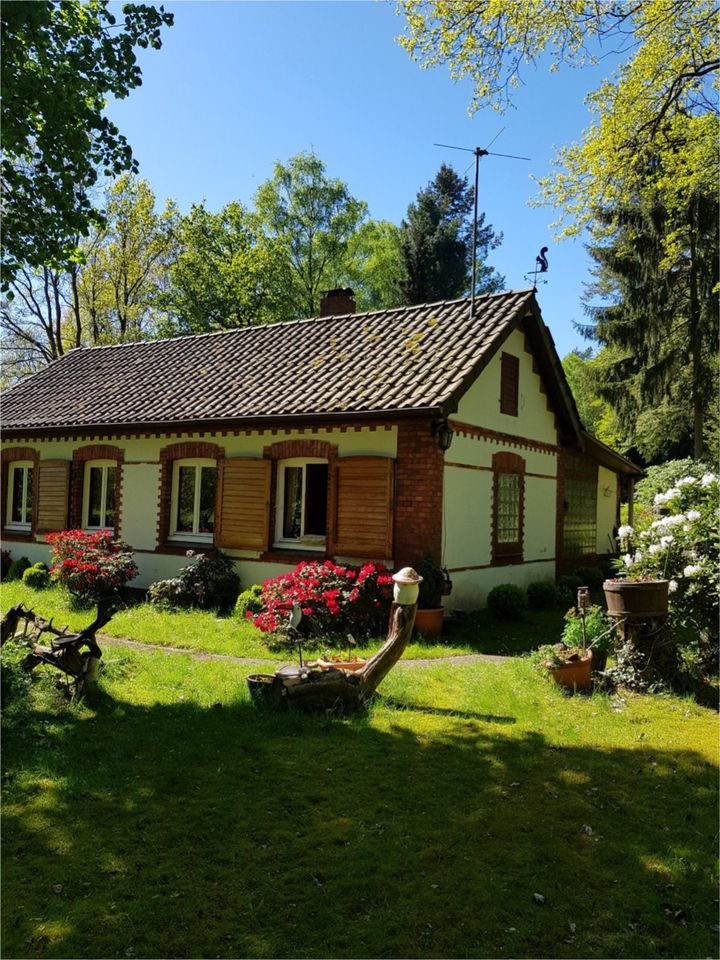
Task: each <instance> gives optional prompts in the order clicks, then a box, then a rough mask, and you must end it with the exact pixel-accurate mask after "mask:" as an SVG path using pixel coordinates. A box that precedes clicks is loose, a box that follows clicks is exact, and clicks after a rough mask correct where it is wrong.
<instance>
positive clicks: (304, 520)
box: [275, 459, 328, 550]
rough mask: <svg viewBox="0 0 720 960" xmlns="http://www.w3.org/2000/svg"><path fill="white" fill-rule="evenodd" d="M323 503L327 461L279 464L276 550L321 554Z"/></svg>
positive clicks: (324, 521) (324, 524)
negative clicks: (301, 549)
mask: <svg viewBox="0 0 720 960" xmlns="http://www.w3.org/2000/svg"><path fill="white" fill-rule="evenodd" d="M327 499H328V464H327V461H325V460H316V459H308V460H304V459H295V460H281V461H280V462H279V463H278V470H277V514H276V523H275V543H276V546H291V547H296V546H303V547H305V548H307V549H309V550H323V549H324V547H325V538H326V536H327V523H328V519H327V513H328V511H327Z"/></svg>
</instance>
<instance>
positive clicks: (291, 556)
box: [258, 547, 330, 565]
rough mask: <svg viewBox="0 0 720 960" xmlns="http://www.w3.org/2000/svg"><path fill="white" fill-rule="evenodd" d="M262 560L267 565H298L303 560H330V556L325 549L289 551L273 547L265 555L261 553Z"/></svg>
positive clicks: (303, 548)
mask: <svg viewBox="0 0 720 960" xmlns="http://www.w3.org/2000/svg"><path fill="white" fill-rule="evenodd" d="M258 559H260V560H264V561H266V562H267V563H288V564H292V565H295V564H298V563H300V561H301V560H310V561H313V560H328V559H330V557H329V556H328V554H327V552H326V551H325V548H323V549H322V550H308V549H307V548H306V547H299V548H298V549H295V550H293V549H289V548H283V547H273V548H272V549H271V550H266V551H265V553H261V554H260V557H259V558H258Z"/></svg>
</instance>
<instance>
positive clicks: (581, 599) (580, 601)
mask: <svg viewBox="0 0 720 960" xmlns="http://www.w3.org/2000/svg"><path fill="white" fill-rule="evenodd" d="M589 606H590V589H589V587H578V592H577V608H578V612H579V613H580V621H581V623H582V650H583V656H585V650H586V648H587V629H586V627H585V617H586V616H587V611H588V607H589Z"/></svg>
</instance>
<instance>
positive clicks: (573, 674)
mask: <svg viewBox="0 0 720 960" xmlns="http://www.w3.org/2000/svg"><path fill="white" fill-rule="evenodd" d="M592 656H593V655H592V650H588V651H587V653H586V654H585V656H584V657H578V659H577V660H568V661H566V662H565V663H561V664H560V666H559V667H552V668H551V670H550V672H551V673H552V675H553V679H554V680H555V682H556V683H559V684H560V686H561V687H567V688H568V689H569V690H589V689H590V686H591V683H592V681H591V677H590V672H591V668H592Z"/></svg>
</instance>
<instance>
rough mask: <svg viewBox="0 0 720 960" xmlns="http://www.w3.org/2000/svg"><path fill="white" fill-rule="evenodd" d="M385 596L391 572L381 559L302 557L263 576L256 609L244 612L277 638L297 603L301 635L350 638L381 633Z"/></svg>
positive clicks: (389, 596)
mask: <svg viewBox="0 0 720 960" xmlns="http://www.w3.org/2000/svg"><path fill="white" fill-rule="evenodd" d="M391 601H392V577H391V576H390V574H389V573H388V571H387V569H386V568H385V567H384V566H383V565H382V564H375V563H366V564H364V565H363V566H362V567H359V568H358V567H349V566H341V565H338V564H336V563H333V562H332V561H331V560H324V561H314V562H312V563H308V562H305V561H303V562H302V563H300V564H298V566H297V567H296V568H295V569H294V570H293V571H292V572H291V573H285V574H282V575H281V576H279V577H274V578H273V579H272V580H266V581H265V582H264V583H263V586H262V597H261V602H262V610H261V612H260V613H255V614H253V613H252V612H250V611H249V612H248V613H247V616H248V617H249V618H250V619H252V622H253V623H254V624H255V626H256V627H259V628H260V629H261V630H262V631H264V632H265V633H268V634H273V635H276V637H277V636H280V637H282V635H283V633H286V631H287V627H288V625H289V621H290V614H291V611H292V607H293V604H295V603H297V604H299V605H300V608H301V609H302V614H303V619H302V621H301V624H300V632H301V633H302V634H303V635H305V636H306V637H315V638H322V639H323V640H330V641H332V640H336V641H339V640H344V639H345V637H346V636H347V634H348V633H351V634H352V635H353V637H355V638H359V637H368V636H373V635H377V634H381V633H383V632H384V630H385V627H386V625H387V620H388V615H389V611H390V603H391ZM271 642H272V641H271ZM274 643H275V645H278V641H277V639H275V640H274Z"/></svg>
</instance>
